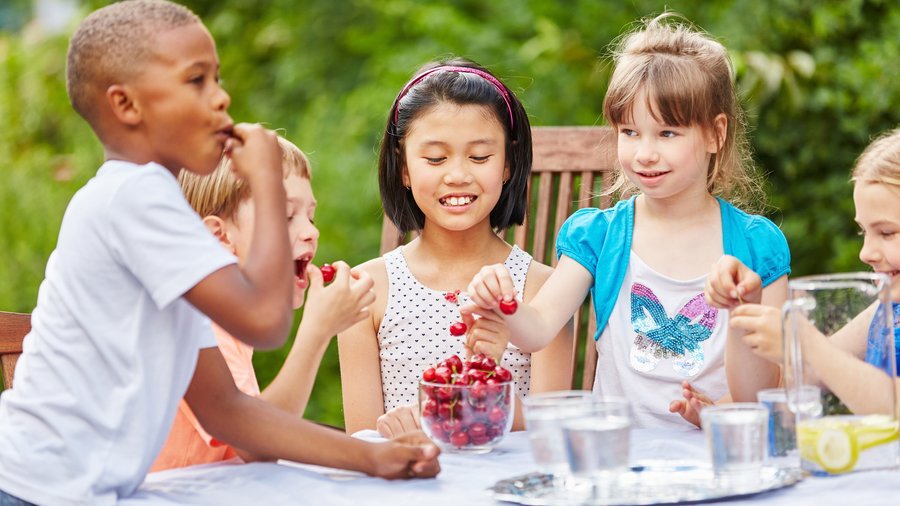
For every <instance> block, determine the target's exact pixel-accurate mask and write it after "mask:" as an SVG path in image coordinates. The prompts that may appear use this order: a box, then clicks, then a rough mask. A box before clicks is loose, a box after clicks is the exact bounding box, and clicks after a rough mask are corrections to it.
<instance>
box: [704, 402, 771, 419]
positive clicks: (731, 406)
mask: <svg viewBox="0 0 900 506" xmlns="http://www.w3.org/2000/svg"><path fill="white" fill-rule="evenodd" d="M768 410H769V408H767V407H766V406H765V405H763V404H762V403H760V402H729V403H728V404H717V405H715V406H707V407H705V408H703V409H701V410H700V416H701V417H702V416H703V413H707V412H711V413H714V414H715V413H722V412H725V411H768Z"/></svg>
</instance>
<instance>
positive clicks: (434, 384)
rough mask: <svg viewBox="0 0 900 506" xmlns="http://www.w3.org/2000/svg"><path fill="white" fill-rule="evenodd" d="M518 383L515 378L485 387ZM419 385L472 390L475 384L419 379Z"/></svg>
mask: <svg viewBox="0 0 900 506" xmlns="http://www.w3.org/2000/svg"><path fill="white" fill-rule="evenodd" d="M515 382H516V379H515V378H513V379H511V380H509V381H498V382H496V383H494V384H493V385H488V384H487V383H485V386H506V385H512V384H514V383H515ZM419 385H425V386H429V387H457V388H471V387H472V385H474V383H436V382H434V381H425V380H423V379H421V378H419Z"/></svg>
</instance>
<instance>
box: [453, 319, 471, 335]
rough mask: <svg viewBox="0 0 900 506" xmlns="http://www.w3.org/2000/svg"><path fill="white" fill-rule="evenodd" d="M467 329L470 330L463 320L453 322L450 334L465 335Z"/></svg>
mask: <svg viewBox="0 0 900 506" xmlns="http://www.w3.org/2000/svg"><path fill="white" fill-rule="evenodd" d="M466 330H468V327H466V324H465V323H463V322H456V323H453V324H451V325H450V335H451V336H462V335H465V333H466Z"/></svg>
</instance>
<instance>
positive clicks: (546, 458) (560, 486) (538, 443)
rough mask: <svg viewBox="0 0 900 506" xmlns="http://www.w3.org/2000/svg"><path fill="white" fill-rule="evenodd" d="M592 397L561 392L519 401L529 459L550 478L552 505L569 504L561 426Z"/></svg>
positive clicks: (566, 462) (566, 466) (532, 396)
mask: <svg viewBox="0 0 900 506" xmlns="http://www.w3.org/2000/svg"><path fill="white" fill-rule="evenodd" d="M593 398H594V394H593V393H592V392H590V391H586V390H563V391H557V392H547V393H542V394H534V395H529V396H528V397H525V398H524V399H523V400H522V406H523V414H524V415H525V428H526V429H527V431H528V441H529V443H530V444H531V455H532V456H533V457H534V461H535V463H536V464H537V466H538V470H539V471H540V472H542V473H545V474H549V475H551V476H552V477H553V488H554V495H555V499H554V501H558V502H562V503H565V502H568V501H567V499H566V496H567V495H568V493H569V491H570V490H569V488H570V487H569V486H570V485H571V483H570V480H569V479H568V478H569V462H568V460H567V459H566V447H565V442H564V441H563V432H562V424H563V422H564V421H566V420H567V419H569V418H572V417H574V416H577V414H578V413H580V412H581V411H583V410H585V409H587V406H588V405H589V403H590V401H591V399H593Z"/></svg>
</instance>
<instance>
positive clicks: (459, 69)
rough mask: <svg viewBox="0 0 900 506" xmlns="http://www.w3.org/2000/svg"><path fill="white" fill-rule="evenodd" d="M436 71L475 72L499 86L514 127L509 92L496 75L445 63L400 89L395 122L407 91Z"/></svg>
mask: <svg viewBox="0 0 900 506" xmlns="http://www.w3.org/2000/svg"><path fill="white" fill-rule="evenodd" d="M435 72H459V73H461V74H475V75H476V76H479V77H481V78H482V79H484V80H485V81H487V82H489V83H491V84H492V85H493V86H494V88H497V91H498V92H500V96H501V97H503V101H504V102H506V110H507V111H509V127H510V128H512V126H513V113H512V106H511V105H510V103H509V93H507V92H506V89H505V88H504V87H503V85H502V84H500V81H498V80H497V78H496V77H494V76H492V75H490V74H488V73H487V72H485V71H483V70H479V69H475V68H471V67H455V66H452V65H444V66H441V67H435V68H433V69H431V70H426V71H425V72H422V73H421V74H419V75H417V76H416V77H414V78H412V80H411V81H410V82H409V83H407V84H406V86H404V87H403V89H402V90H400V94H399V95H397V99H396V100H394V104H395V109H394V123H395V124H396V123H397V119H398V118H399V116H400V100H401V99H402V98H403V97H405V96H406V94H407V93H409V90H410V89H411V88H412V87H413V86H415V85H417V84H419V82H420V81H422V79H425V78H426V77H428V76H430V75H431V74H434V73H435Z"/></svg>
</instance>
